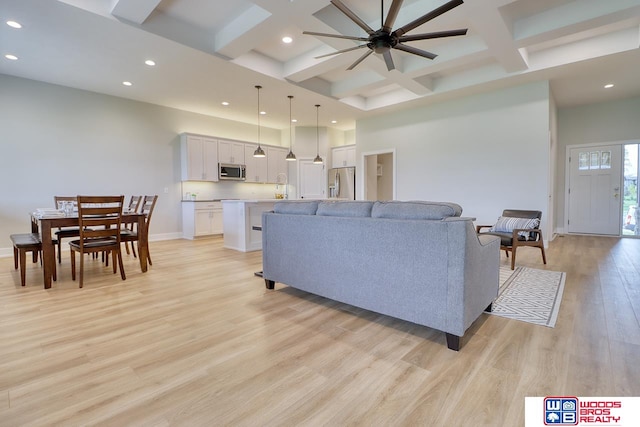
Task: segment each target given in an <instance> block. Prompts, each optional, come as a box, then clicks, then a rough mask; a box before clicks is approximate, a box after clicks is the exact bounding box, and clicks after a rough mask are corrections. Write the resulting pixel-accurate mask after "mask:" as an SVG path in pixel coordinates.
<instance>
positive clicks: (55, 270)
mask: <svg viewBox="0 0 640 427" xmlns="http://www.w3.org/2000/svg"><path fill="white" fill-rule="evenodd" d="M54 247H55V246H54ZM58 256H60V252H58ZM40 264H41V265H42V252H41V253H40ZM57 270H58V269H57V268H56V263H55V261H54V263H53V281H54V282H57V281H58V271H57Z"/></svg>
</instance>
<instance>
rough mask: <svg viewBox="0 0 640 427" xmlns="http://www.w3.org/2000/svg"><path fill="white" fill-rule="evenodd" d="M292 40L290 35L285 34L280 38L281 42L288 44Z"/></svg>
mask: <svg viewBox="0 0 640 427" xmlns="http://www.w3.org/2000/svg"><path fill="white" fill-rule="evenodd" d="M292 41H293V39H292V38H291V37H289V36H285V37H283V38H282V43H286V44H289V43H291V42H292Z"/></svg>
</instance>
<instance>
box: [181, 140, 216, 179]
mask: <svg viewBox="0 0 640 427" xmlns="http://www.w3.org/2000/svg"><path fill="white" fill-rule="evenodd" d="M180 161H181V169H182V180H183V181H218V141H217V140H215V139H213V138H209V137H206V136H201V135H190V134H182V136H181V141H180Z"/></svg>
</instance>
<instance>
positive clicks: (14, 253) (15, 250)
mask: <svg viewBox="0 0 640 427" xmlns="http://www.w3.org/2000/svg"><path fill="white" fill-rule="evenodd" d="M13 264H14V266H15V267H16V268H15V269H16V270H17V269H18V248H16V247H15V246H14V247H13Z"/></svg>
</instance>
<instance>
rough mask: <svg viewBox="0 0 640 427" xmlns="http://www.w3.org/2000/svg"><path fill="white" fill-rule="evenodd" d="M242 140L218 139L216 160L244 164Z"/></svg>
mask: <svg viewBox="0 0 640 427" xmlns="http://www.w3.org/2000/svg"><path fill="white" fill-rule="evenodd" d="M244 145H245V144H244V142H237V141H227V140H225V139H219V140H218V162H220V163H231V164H234V165H244Z"/></svg>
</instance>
